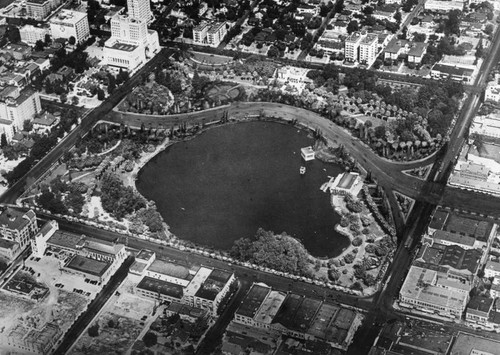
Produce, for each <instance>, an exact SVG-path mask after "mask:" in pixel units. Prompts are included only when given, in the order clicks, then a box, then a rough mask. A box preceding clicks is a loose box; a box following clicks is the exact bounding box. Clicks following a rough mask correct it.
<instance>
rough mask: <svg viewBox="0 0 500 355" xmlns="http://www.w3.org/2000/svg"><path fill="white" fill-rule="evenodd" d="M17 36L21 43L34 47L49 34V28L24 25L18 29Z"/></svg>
mask: <svg viewBox="0 0 500 355" xmlns="http://www.w3.org/2000/svg"><path fill="white" fill-rule="evenodd" d="M19 34H20V35H21V41H22V42H24V43H27V44H29V45H34V44H35V43H36V42H37V41H45V36H46V35H48V34H50V28H48V27H36V26H33V25H24V26H23V27H21V28H20V29H19Z"/></svg>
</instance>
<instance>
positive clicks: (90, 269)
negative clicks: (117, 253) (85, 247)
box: [65, 255, 111, 277]
mask: <svg viewBox="0 0 500 355" xmlns="http://www.w3.org/2000/svg"><path fill="white" fill-rule="evenodd" d="M110 266H111V264H110V263H107V262H104V261H100V260H95V259H91V258H86V257H84V256H81V255H75V256H74V257H73V258H72V259H71V260H70V261H69V262H68V263H67V264H66V265H65V267H67V268H69V269H73V270H77V271H81V272H85V273H87V274H90V275H94V276H99V277H100V276H102V275H103V274H104V272H106V270H107V269H108V268H109V267H110Z"/></svg>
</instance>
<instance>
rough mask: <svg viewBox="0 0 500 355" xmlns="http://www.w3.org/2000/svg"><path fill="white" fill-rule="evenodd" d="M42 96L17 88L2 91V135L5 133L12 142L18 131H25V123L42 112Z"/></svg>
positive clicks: (0, 117) (0, 110)
mask: <svg viewBox="0 0 500 355" xmlns="http://www.w3.org/2000/svg"><path fill="white" fill-rule="evenodd" d="M41 110H42V106H41V103H40V95H39V93H38V92H37V91H35V90H33V89H31V88H26V89H24V90H20V89H19V88H18V87H15V86H8V87H5V88H4V89H3V90H2V91H0V134H2V133H4V134H5V137H6V138H7V142H10V141H11V140H12V138H13V137H14V134H15V132H16V131H21V130H22V129H23V124H24V121H26V120H31V119H32V118H33V117H34V116H35V115H36V114H38V113H39V112H41Z"/></svg>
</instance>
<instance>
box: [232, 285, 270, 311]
mask: <svg viewBox="0 0 500 355" xmlns="http://www.w3.org/2000/svg"><path fill="white" fill-rule="evenodd" d="M270 291H271V288H270V287H269V286H265V285H261V284H253V285H252V288H251V289H250V291H248V293H247V294H246V296H245V298H244V299H243V301H241V304H240V306H239V307H238V310H237V311H236V313H237V314H240V315H242V316H244V317H250V318H253V317H255V314H256V313H257V311H258V310H259V308H260V306H261V305H262V303H263V302H264V300H265V299H266V297H267V294H268V293H269V292H270Z"/></svg>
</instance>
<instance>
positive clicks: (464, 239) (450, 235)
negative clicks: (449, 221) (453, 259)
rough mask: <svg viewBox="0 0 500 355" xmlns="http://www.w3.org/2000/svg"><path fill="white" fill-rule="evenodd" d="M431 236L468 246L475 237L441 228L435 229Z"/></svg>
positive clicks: (472, 243)
mask: <svg viewBox="0 0 500 355" xmlns="http://www.w3.org/2000/svg"><path fill="white" fill-rule="evenodd" d="M432 238H434V239H438V240H442V241H445V242H450V243H455V244H460V245H466V246H469V247H472V246H474V243H475V242H476V239H475V238H473V237H469V236H468V235H462V234H458V233H454V232H447V231H443V230H437V231H436V232H434V234H433V235H432Z"/></svg>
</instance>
